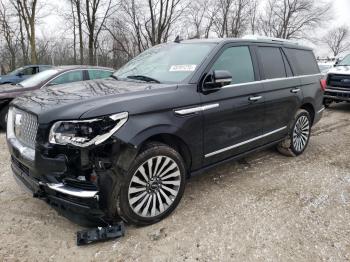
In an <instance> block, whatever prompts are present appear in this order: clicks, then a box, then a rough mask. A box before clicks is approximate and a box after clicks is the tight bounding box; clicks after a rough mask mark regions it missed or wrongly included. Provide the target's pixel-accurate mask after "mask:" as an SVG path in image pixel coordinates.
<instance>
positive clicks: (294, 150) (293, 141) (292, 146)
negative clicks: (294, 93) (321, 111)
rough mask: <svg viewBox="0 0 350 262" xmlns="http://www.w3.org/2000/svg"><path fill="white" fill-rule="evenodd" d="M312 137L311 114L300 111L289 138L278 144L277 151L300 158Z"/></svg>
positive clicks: (295, 118)
mask: <svg viewBox="0 0 350 262" xmlns="http://www.w3.org/2000/svg"><path fill="white" fill-rule="evenodd" d="M310 135H311V117H310V114H309V112H308V111H306V110H304V109H299V110H298V111H297V113H296V114H295V116H294V121H293V124H292V127H291V130H290V131H289V136H288V137H287V138H286V139H285V140H284V141H282V142H281V143H279V144H278V146H277V149H278V151H279V152H280V153H282V154H284V155H287V156H298V155H300V154H302V153H303V152H304V151H305V149H306V147H307V145H308V143H309V140H310Z"/></svg>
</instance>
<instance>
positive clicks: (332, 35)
mask: <svg viewBox="0 0 350 262" xmlns="http://www.w3.org/2000/svg"><path fill="white" fill-rule="evenodd" d="M349 33H350V32H349V28H348V27H346V26H339V27H336V28H333V29H331V30H330V31H329V32H328V33H327V34H326V36H325V37H324V38H323V39H322V41H323V42H324V43H325V44H326V45H327V46H328V48H329V49H330V50H331V51H332V52H333V56H334V57H337V56H338V55H339V54H341V53H343V52H345V51H347V50H349V48H350V42H349Z"/></svg>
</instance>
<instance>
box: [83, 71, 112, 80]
mask: <svg viewBox="0 0 350 262" xmlns="http://www.w3.org/2000/svg"><path fill="white" fill-rule="evenodd" d="M88 72H89V78H90V80H95V79H104V78H108V77H110V76H111V75H112V74H113V72H112V71H106V70H89V71H88Z"/></svg>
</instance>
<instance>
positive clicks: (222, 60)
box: [212, 46, 255, 84]
mask: <svg viewBox="0 0 350 262" xmlns="http://www.w3.org/2000/svg"><path fill="white" fill-rule="evenodd" d="M212 70H226V71H229V72H230V73H231V74H232V84H240V83H247V82H253V81H254V80H255V77H254V68H253V63H252V58H251V56H250V51H249V48H248V47H247V46H237V47H230V48H227V49H226V50H225V51H224V52H223V53H222V54H221V55H220V57H219V58H218V59H217V60H216V62H215V64H214V65H213V67H212Z"/></svg>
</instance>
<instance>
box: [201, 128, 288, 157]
mask: <svg viewBox="0 0 350 262" xmlns="http://www.w3.org/2000/svg"><path fill="white" fill-rule="evenodd" d="M285 129H287V126H284V127H281V128H279V129H276V130H273V131H271V132H268V133H265V134H263V135H260V136H257V137H254V138H251V139H248V140H246V141H243V142H240V143H238V144H235V145H232V146H229V147H225V148H222V149H219V150H217V151H214V152H211V153H209V154H206V155H205V157H206V158H207V157H211V156H214V155H217V154H221V153H223V152H226V151H228V150H231V149H234V148H237V147H240V146H243V145H246V144H249V143H251V142H254V141H256V140H259V139H262V138H265V137H267V136H270V135H273V134H276V133H278V132H281V131H283V130H285Z"/></svg>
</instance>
